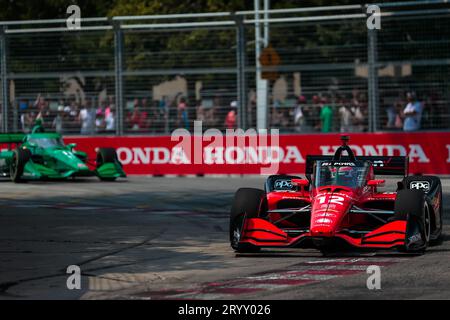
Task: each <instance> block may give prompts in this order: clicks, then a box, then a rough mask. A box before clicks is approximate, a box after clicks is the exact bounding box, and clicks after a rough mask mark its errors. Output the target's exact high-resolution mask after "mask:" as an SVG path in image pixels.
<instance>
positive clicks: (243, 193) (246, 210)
mask: <svg viewBox="0 0 450 320" xmlns="http://www.w3.org/2000/svg"><path fill="white" fill-rule="evenodd" d="M265 211H267V199H266V193H265V192H264V191H263V190H260V189H253V188H240V189H239V190H238V191H236V193H235V195H234V200H233V204H232V206H231V212H230V230H229V232H230V245H231V247H232V248H233V249H234V250H235V251H236V252H240V253H247V252H258V251H259V250H260V248H258V247H255V246H252V245H249V244H242V243H241V244H239V239H240V236H241V233H242V228H243V224H244V220H245V219H249V218H257V217H258V216H259V215H260V213H264V212H265Z"/></svg>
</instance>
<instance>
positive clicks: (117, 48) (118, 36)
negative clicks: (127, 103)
mask: <svg viewBox="0 0 450 320" xmlns="http://www.w3.org/2000/svg"><path fill="white" fill-rule="evenodd" d="M113 26H114V62H115V63H114V75H115V89H116V123H115V125H116V135H118V136H121V135H123V131H124V130H123V127H124V117H123V114H124V99H123V30H122V28H121V26H120V22H117V21H114V22H113Z"/></svg>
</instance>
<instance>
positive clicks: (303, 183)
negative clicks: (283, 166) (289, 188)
mask: <svg viewBox="0 0 450 320" xmlns="http://www.w3.org/2000/svg"><path fill="white" fill-rule="evenodd" d="M291 183H292V184H293V185H294V186H300V187H304V188H306V187H307V186H308V185H309V181H308V179H292V180H291Z"/></svg>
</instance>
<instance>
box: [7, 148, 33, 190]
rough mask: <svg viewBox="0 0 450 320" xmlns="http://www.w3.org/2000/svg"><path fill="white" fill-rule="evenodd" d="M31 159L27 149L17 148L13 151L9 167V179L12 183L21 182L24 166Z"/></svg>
mask: <svg viewBox="0 0 450 320" xmlns="http://www.w3.org/2000/svg"><path fill="white" fill-rule="evenodd" d="M30 158H31V152H30V150H28V149H21V148H18V149H16V150H14V151H13V157H12V161H11V165H10V177H11V180H12V181H13V182H16V183H18V182H21V181H22V175H23V171H24V169H25V165H26V163H27V162H28V160H30Z"/></svg>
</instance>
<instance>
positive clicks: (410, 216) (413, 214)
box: [393, 189, 431, 253]
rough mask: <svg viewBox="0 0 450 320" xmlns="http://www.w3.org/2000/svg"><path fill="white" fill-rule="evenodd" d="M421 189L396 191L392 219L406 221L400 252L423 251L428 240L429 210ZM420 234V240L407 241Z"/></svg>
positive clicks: (429, 231) (429, 230) (429, 226)
mask: <svg viewBox="0 0 450 320" xmlns="http://www.w3.org/2000/svg"><path fill="white" fill-rule="evenodd" d="M430 210H431V209H430V207H429V205H428V203H427V201H426V197H425V193H424V192H423V191H422V190H412V189H404V190H399V191H398V192H397V197H396V199H395V206H394V217H393V220H404V221H407V226H406V239H405V245H404V246H402V247H401V248H399V250H400V251H401V252H409V253H423V252H425V250H426V248H427V247H428V245H429V242H430V234H431V211H430ZM419 235H420V241H415V243H409V241H411V239H413V237H414V238H416V237H417V236H419Z"/></svg>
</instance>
